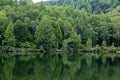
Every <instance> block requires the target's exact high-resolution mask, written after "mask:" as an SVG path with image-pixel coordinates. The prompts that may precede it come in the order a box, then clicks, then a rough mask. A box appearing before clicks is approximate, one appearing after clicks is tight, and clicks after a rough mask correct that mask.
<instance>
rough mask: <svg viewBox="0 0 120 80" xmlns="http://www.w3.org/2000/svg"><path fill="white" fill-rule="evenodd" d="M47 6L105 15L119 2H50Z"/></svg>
mask: <svg viewBox="0 0 120 80" xmlns="http://www.w3.org/2000/svg"><path fill="white" fill-rule="evenodd" d="M46 4H48V5H60V6H71V7H73V8H75V9H80V10H85V11H87V12H89V13H106V12H108V11H111V10H113V9H114V8H116V7H117V6H118V5H119V4H120V1H119V0H50V2H46Z"/></svg>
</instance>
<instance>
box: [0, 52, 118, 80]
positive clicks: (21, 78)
mask: <svg viewBox="0 0 120 80" xmlns="http://www.w3.org/2000/svg"><path fill="white" fill-rule="evenodd" d="M0 80H120V57H118V56H116V57H115V56H114V57H110V56H102V57H101V56H95V55H90V54H84V55H83V54H74V55H71V54H65V53H62V54H44V55H43V54H27V55H11V54H10V55H5V54H4V55H3V54H1V55H0Z"/></svg>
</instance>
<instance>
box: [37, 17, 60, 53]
mask: <svg viewBox="0 0 120 80" xmlns="http://www.w3.org/2000/svg"><path fill="white" fill-rule="evenodd" d="M35 41H36V45H37V46H39V47H43V48H44V49H45V50H46V51H49V50H51V49H56V48H57V46H58V45H57V39H56V36H55V34H54V32H53V28H52V25H51V22H50V18H49V17H48V16H44V17H43V18H42V20H41V21H40V23H39V25H38V26H37V28H36V32H35Z"/></svg>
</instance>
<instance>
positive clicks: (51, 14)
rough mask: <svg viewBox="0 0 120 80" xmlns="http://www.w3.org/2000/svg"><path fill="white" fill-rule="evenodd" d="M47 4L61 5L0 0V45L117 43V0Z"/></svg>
mask: <svg viewBox="0 0 120 80" xmlns="http://www.w3.org/2000/svg"><path fill="white" fill-rule="evenodd" d="M48 3H49V4H51V5H55V4H57V5H64V6H50V5H45V4H44V3H38V4H34V3H33V2H32V1H31V0H2V1H0V46H5V45H6V46H15V47H20V46H21V44H23V43H25V44H26V45H25V46H26V47H30V46H29V45H27V44H34V45H36V47H38V48H41V47H42V48H44V49H45V50H52V49H61V48H63V47H64V46H66V47H67V48H66V49H71V48H72V49H74V50H76V49H79V48H81V46H83V45H86V44H87V45H88V46H95V45H100V46H101V45H102V42H103V41H106V45H108V46H110V45H112V43H114V44H115V46H120V27H119V26H120V23H119V22H120V6H118V5H119V4H120V1H119V0H107V1H104V0H64V1H63V0H60V1H56V2H47V4H48ZM79 4H80V5H79ZM98 4H99V5H98ZM75 8H77V9H75ZM79 9H81V10H79ZM86 11H87V12H86ZM91 13H99V14H91ZM22 46H24V45H22ZM64 49H65V48H64Z"/></svg>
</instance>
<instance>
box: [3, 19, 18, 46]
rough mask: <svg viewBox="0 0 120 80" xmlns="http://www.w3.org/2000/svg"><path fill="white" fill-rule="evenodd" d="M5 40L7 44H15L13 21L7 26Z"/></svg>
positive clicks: (4, 42)
mask: <svg viewBox="0 0 120 80" xmlns="http://www.w3.org/2000/svg"><path fill="white" fill-rule="evenodd" d="M4 38H5V39H4V41H3V44H4V45H7V46H15V42H16V40H15V36H14V25H13V23H12V21H10V23H9V24H8V26H7V29H6V30H5V33H4Z"/></svg>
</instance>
